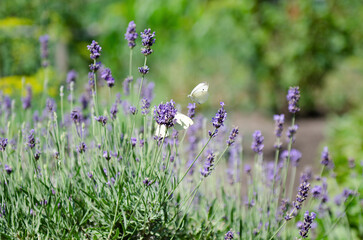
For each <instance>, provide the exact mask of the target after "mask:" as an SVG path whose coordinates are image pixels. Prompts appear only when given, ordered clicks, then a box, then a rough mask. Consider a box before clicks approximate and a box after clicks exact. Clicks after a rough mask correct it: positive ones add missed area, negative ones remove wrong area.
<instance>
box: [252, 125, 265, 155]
mask: <svg viewBox="0 0 363 240" xmlns="http://www.w3.org/2000/svg"><path fill="white" fill-rule="evenodd" d="M252 137H253V141H252V145H251V148H252V150H253V151H254V152H255V153H257V154H262V150H263V147H264V145H263V140H264V137H263V136H262V133H261V131H259V130H257V131H255V132H254V133H253V134H252Z"/></svg>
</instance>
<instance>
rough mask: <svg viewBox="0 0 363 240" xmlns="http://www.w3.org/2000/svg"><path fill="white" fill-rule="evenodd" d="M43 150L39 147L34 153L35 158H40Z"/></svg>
mask: <svg viewBox="0 0 363 240" xmlns="http://www.w3.org/2000/svg"><path fill="white" fill-rule="evenodd" d="M40 154H41V152H40V151H39V150H38V149H37V150H36V151H35V153H34V159H35V160H39V158H40Z"/></svg>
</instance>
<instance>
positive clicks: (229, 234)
mask: <svg viewBox="0 0 363 240" xmlns="http://www.w3.org/2000/svg"><path fill="white" fill-rule="evenodd" d="M231 239H233V232H232V231H228V232H227V233H226V235H224V240H231Z"/></svg>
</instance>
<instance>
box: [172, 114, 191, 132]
mask: <svg viewBox="0 0 363 240" xmlns="http://www.w3.org/2000/svg"><path fill="white" fill-rule="evenodd" d="M175 122H176V124H175V125H174V128H175V129H176V130H178V131H180V130H185V129H187V128H188V127H189V126H191V125H193V123H194V122H193V120H192V119H191V118H190V117H188V116H186V115H184V114H182V113H179V112H177V113H176V115H175Z"/></svg>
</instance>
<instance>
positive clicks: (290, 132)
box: [286, 124, 299, 142]
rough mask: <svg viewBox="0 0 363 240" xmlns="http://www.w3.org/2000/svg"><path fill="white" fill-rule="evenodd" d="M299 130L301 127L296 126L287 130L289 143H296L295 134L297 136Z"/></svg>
mask: <svg viewBox="0 0 363 240" xmlns="http://www.w3.org/2000/svg"><path fill="white" fill-rule="evenodd" d="M298 129H299V126H298V125H296V124H295V125H294V126H291V127H289V128H288V129H287V133H286V136H287V140H288V141H292V142H295V134H296V132H297V130H298Z"/></svg>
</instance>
